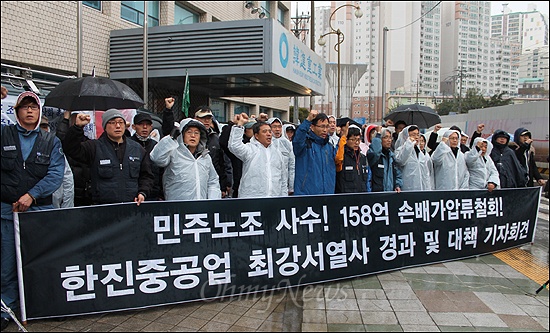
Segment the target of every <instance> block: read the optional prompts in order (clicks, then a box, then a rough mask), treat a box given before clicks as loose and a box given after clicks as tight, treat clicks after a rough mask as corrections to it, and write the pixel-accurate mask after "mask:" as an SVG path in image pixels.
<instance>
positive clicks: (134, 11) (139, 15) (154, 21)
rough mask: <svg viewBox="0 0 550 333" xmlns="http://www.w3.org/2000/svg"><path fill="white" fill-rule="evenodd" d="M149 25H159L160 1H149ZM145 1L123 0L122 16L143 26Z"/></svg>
mask: <svg viewBox="0 0 550 333" xmlns="http://www.w3.org/2000/svg"><path fill="white" fill-rule="evenodd" d="M147 5H148V7H147V16H149V17H148V21H147V23H148V26H150V27H156V26H158V25H159V2H158V1H147ZM144 12H145V6H144V1H121V8H120V17H122V18H123V19H125V20H127V21H130V22H133V23H136V24H139V25H141V26H143V13H144Z"/></svg>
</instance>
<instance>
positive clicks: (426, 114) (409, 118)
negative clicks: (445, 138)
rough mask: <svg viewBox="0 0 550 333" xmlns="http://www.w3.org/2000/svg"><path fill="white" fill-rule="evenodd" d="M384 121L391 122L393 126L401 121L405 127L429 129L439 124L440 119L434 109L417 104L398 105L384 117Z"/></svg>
mask: <svg viewBox="0 0 550 333" xmlns="http://www.w3.org/2000/svg"><path fill="white" fill-rule="evenodd" d="M384 120H386V121H388V120H391V121H393V123H394V124H395V123H396V122H397V121H399V120H402V121H404V122H405V123H406V124H407V125H416V126H418V127H420V128H430V127H432V126H433V125H435V124H439V123H441V117H439V115H438V114H437V113H436V112H435V111H434V109H432V108H431V107H428V106H424V105H418V104H407V105H400V106H398V107H396V108H395V109H393V111H392V112H390V113H389V114H388V115H387V116H385V117H384Z"/></svg>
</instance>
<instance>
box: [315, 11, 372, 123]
mask: <svg viewBox="0 0 550 333" xmlns="http://www.w3.org/2000/svg"><path fill="white" fill-rule="evenodd" d="M343 7H353V8H355V13H354V14H355V17H357V18H360V17H362V16H363V11H362V10H361V8H360V7H359V5H351V4H345V5H342V6H340V7H338V8H336V9H335V10H334V11H333V12H332V14H330V18H329V20H328V25H329V27H330V31H329V32H327V33H325V34H323V35H321V37H319V40H318V41H317V43H318V44H319V45H321V46H324V45H325V44H326V40H325V36H327V35H336V36H337V37H338V41H337V42H336V44H335V45H334V50H335V51H336V53H337V54H338V67H337V68H338V82H337V83H338V94H337V95H336V116H338V117H339V116H340V85H341V83H340V44H342V43H343V42H344V33H343V32H342V31H340V29H334V28H333V27H332V16H334V13H336V12H337V11H338V10H339V9H340V8H343Z"/></svg>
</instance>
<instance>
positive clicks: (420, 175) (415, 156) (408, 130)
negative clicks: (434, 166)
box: [395, 125, 432, 191]
mask: <svg viewBox="0 0 550 333" xmlns="http://www.w3.org/2000/svg"><path fill="white" fill-rule="evenodd" d="M419 144H420V130H419V128H418V126H416V125H409V126H407V127H405V128H404V129H403V130H402V131H401V132H400V133H399V137H398V138H397V141H396V143H395V161H396V162H397V164H398V165H399V167H400V168H401V171H402V173H403V188H402V190H403V191H430V190H432V182H431V173H430V165H429V164H430V163H432V161H431V159H430V158H429V156H426V155H425V154H424V152H422V150H421V149H420V147H419Z"/></svg>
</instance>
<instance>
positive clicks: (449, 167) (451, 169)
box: [432, 130, 470, 190]
mask: <svg viewBox="0 0 550 333" xmlns="http://www.w3.org/2000/svg"><path fill="white" fill-rule="evenodd" d="M453 133H456V134H458V138H459V140H460V132H459V131H454V130H449V131H447V132H445V134H443V137H444V138H449V136H450V135H451V134H453ZM432 161H433V163H434V179H435V189H436V190H467V189H468V188H469V180H470V175H469V173H468V167H467V166H466V161H465V160H464V153H462V152H461V151H460V147H458V153H457V155H456V157H455V156H454V154H453V151H452V150H451V147H450V146H449V141H447V142H443V141H442V142H440V143H439V144H438V145H437V148H436V149H435V150H434V152H433V154H432Z"/></svg>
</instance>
